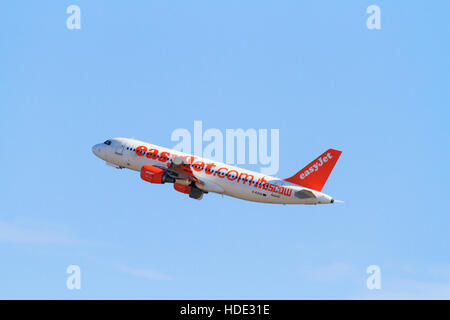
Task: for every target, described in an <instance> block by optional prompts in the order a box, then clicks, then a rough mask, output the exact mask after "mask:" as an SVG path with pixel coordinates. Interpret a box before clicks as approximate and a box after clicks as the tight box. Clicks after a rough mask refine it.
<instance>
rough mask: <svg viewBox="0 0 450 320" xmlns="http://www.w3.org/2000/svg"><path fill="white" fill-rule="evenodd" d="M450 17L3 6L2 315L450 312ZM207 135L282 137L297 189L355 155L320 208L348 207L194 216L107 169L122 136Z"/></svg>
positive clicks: (360, 6) (355, 9)
mask: <svg viewBox="0 0 450 320" xmlns="http://www.w3.org/2000/svg"><path fill="white" fill-rule="evenodd" d="M71 4H76V5H79V6H80V8H81V30H68V29H67V28H66V19H67V17H68V16H69V15H68V14H66V8H67V7H68V6H69V5H71ZM371 4H376V5H379V6H380V8H381V27H382V29H381V30H368V29H367V27H366V19H367V17H368V14H366V8H367V7H368V6H369V5H371ZM449 12H450V2H449V1H433V2H432V3H429V2H427V1H379V0H373V1H282V2H275V1H131V2H130V1H82V0H76V1H2V2H0V48H1V50H0V141H1V148H0V154H1V163H2V170H1V171H2V173H1V184H0V197H1V202H0V255H1V263H0V298H3V299H5V298H43V299H46V298H62V299H80V298H88V299H90V298H125V299H130V298H137V299H141V298H146V299H171V298H176V299H184V298H188V299H191V298H192V299H193V298H206V299H219V298H224V299H226V298H239V299H241V298H245V299H247V298H254V299H302V298H342V299H354V298H362V299H365V298H368V299H377V298H447V299H448V298H450V254H449V245H450V235H449V229H450V228H449V226H450V214H449V213H450V212H449V209H448V206H449V203H450V197H449V181H450V170H449V158H450V148H449V147H450V146H449V127H450V121H449V120H450V111H449V107H450V90H449V89H450V88H449V73H450V59H449V57H450V41H449V34H450V22H449V19H448V13H449ZM194 120H202V121H203V127H204V129H208V128H218V129H220V130H222V132H225V130H226V129H227V128H229V129H236V128H243V129H248V128H255V129H260V128H261V129H269V130H270V129H271V128H274V129H279V130H280V170H279V172H278V176H279V177H283V178H286V177H289V176H291V175H292V174H293V173H295V172H297V171H298V170H299V169H301V168H302V167H303V166H304V165H306V164H307V163H309V162H310V161H311V160H313V159H314V158H315V157H316V156H318V155H319V154H320V153H322V152H323V151H324V150H326V149H327V148H329V147H334V148H337V149H339V150H342V151H343V153H342V156H341V158H340V160H339V161H338V163H337V165H336V167H335V170H334V171H333V173H332V175H331V177H330V179H329V180H328V183H327V184H326V185H325V188H324V190H323V191H324V192H325V193H327V194H330V195H332V196H333V197H335V198H337V199H342V200H344V201H345V203H343V204H334V205H318V206H301V205H297V206H280V205H268V204H260V203H252V202H246V201H242V200H239V199H234V198H230V197H222V196H220V195H217V194H208V195H205V197H204V199H203V200H202V201H195V200H192V199H189V198H188V197H187V196H185V195H183V194H181V193H177V192H175V191H174V190H173V188H172V186H171V185H163V186H156V185H151V184H149V183H146V182H144V181H142V180H140V178H139V175H138V173H137V172H133V171H129V170H117V169H114V168H111V167H108V166H105V164H104V162H103V161H102V160H100V159H98V158H96V157H95V156H94V155H93V154H92V152H91V147H92V145H94V144H96V143H99V142H103V141H104V140H106V139H107V138H110V137H134V138H137V139H140V140H144V141H148V142H151V143H155V144H158V145H162V146H167V147H171V146H173V145H175V143H174V142H172V141H170V135H171V133H172V131H173V130H175V129H177V128H186V129H188V130H192V129H193V122H194ZM245 167H248V168H250V167H251V166H245ZM251 168H252V169H255V168H254V166H253V167H251ZM372 264H375V265H378V266H379V267H380V268H381V285H382V288H381V290H368V289H367V288H366V279H367V277H368V274H366V268H367V267H368V266H369V265H372ZM69 265H78V266H80V268H81V290H72V291H71V290H68V289H67V288H66V279H67V277H68V276H69V275H68V274H66V268H67V266H69Z"/></svg>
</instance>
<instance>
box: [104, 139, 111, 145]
mask: <svg viewBox="0 0 450 320" xmlns="http://www.w3.org/2000/svg"><path fill="white" fill-rule="evenodd" d="M103 143H104V144H107V145H108V146H109V145H110V144H111V140H106V141H105V142H103Z"/></svg>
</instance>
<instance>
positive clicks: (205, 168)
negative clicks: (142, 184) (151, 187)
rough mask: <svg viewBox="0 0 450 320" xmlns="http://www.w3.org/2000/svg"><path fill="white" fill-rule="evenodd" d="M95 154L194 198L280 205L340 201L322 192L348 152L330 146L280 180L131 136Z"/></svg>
mask: <svg viewBox="0 0 450 320" xmlns="http://www.w3.org/2000/svg"><path fill="white" fill-rule="evenodd" d="M92 152H93V153H94V154H95V155H96V156H97V157H99V158H100V159H103V160H105V161H106V164H108V165H110V166H112V167H115V168H118V169H123V168H127V169H131V170H134V171H139V172H140V176H141V178H142V179H143V180H144V181H147V182H150V183H153V184H163V183H173V186H174V189H175V190H176V191H178V192H181V193H184V194H188V195H189V197H190V198H192V199H197V200H201V199H202V198H203V195H204V194H206V193H208V192H213V193H218V194H222V195H228V196H231V197H235V198H239V199H243V200H248V201H254V202H264V203H278V204H326V203H334V202H335V200H334V199H333V198H332V197H331V196H329V195H327V194H325V193H322V192H321V191H322V188H323V186H324V185H325V183H326V181H327V179H328V177H329V175H330V173H331V171H332V170H333V168H334V165H335V164H336V162H337V160H338V159H339V157H340V155H341V153H342V152H341V151H339V150H335V149H328V150H327V151H325V152H324V153H323V154H321V155H320V156H319V157H318V158H316V159H315V160H314V161H312V162H311V163H309V164H308V165H307V166H306V167H304V168H303V169H302V170H300V171H299V172H297V173H296V174H294V175H293V176H292V177H290V178H287V179H280V178H276V177H272V176H267V175H264V174H262V173H258V172H254V171H250V170H245V169H242V168H238V167H235V166H232V165H228V164H224V163H221V162H217V161H212V160H208V159H204V158H202V157H198V156H194V155H190V154H187V153H183V152H179V151H176V150H172V149H168V148H164V147H161V146H157V145H154V144H150V143H146V142H142V141H139V140H135V139H130V138H113V139H108V140H106V141H105V142H103V143H99V144H96V145H94V146H93V147H92ZM337 201H338V200H336V202H337Z"/></svg>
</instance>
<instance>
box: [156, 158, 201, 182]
mask: <svg viewBox="0 0 450 320" xmlns="http://www.w3.org/2000/svg"><path fill="white" fill-rule="evenodd" d="M160 168H161V169H164V170H166V171H167V173H168V174H169V176H171V177H172V178H174V179H183V180H189V181H193V182H196V183H199V184H201V185H202V184H203V183H202V182H201V181H200V180H199V179H197V178H196V177H195V175H194V173H193V172H192V169H191V166H190V164H189V163H188V162H186V161H185V159H183V158H182V157H175V158H173V159H172V161H171V162H170V164H168V166H167V167H165V168H164V167H160Z"/></svg>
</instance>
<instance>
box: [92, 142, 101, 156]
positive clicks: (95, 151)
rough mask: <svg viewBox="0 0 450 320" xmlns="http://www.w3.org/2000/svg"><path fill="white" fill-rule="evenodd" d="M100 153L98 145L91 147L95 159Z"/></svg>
mask: <svg viewBox="0 0 450 320" xmlns="http://www.w3.org/2000/svg"><path fill="white" fill-rule="evenodd" d="M100 152H101V150H100V147H99V145H98V144H96V145H95V146H93V147H92V153H93V154H95V155H96V156H97V157H99V156H100Z"/></svg>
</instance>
